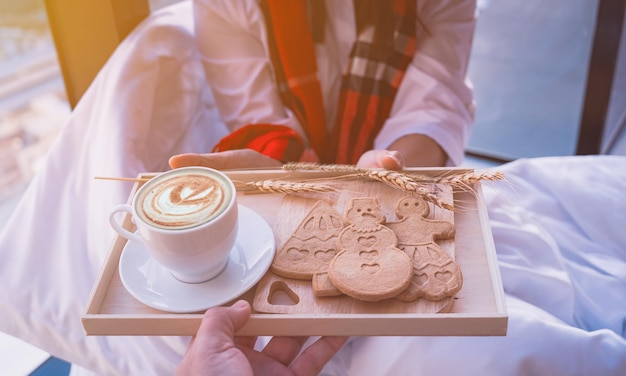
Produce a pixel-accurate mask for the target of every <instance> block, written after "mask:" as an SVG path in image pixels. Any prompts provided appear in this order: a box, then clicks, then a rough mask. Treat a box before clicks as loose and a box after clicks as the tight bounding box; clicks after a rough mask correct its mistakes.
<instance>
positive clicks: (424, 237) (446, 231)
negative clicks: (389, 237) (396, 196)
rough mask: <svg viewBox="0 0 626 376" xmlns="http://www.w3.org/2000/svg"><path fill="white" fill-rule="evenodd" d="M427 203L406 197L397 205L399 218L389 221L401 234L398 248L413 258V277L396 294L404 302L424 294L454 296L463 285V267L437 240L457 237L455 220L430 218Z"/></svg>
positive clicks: (428, 296)
mask: <svg viewBox="0 0 626 376" xmlns="http://www.w3.org/2000/svg"><path fill="white" fill-rule="evenodd" d="M429 213H430V209H429V207H428V203H427V202H426V201H424V200H423V199H421V198H419V197H413V196H409V197H403V198H401V199H400V200H399V201H398V203H397V205H396V215H397V216H398V218H400V220H398V221H397V222H393V223H389V224H388V225H387V226H388V227H389V228H390V229H392V230H393V231H394V232H395V233H396V236H397V237H398V247H399V248H400V249H402V250H403V251H404V252H406V254H407V255H408V256H409V257H410V258H411V260H412V265H413V277H412V281H411V284H410V286H409V287H408V288H407V289H406V291H404V292H402V293H401V294H399V295H398V296H397V298H398V299H400V300H403V301H411V300H415V299H417V298H420V297H423V298H425V299H428V300H434V301H436V300H441V299H443V298H446V297H450V296H454V295H455V294H456V293H457V292H458V291H459V290H460V289H461V286H462V285H463V275H462V274H461V269H460V268H459V266H458V265H457V264H456V262H454V260H453V259H452V257H450V255H449V254H448V253H446V252H445V251H444V250H443V249H442V248H441V247H440V246H439V245H438V244H437V243H436V242H435V240H437V239H448V238H451V237H453V236H454V234H455V229H454V226H453V225H452V223H450V222H447V221H437V220H432V219H428V218H426V217H428V215H429Z"/></svg>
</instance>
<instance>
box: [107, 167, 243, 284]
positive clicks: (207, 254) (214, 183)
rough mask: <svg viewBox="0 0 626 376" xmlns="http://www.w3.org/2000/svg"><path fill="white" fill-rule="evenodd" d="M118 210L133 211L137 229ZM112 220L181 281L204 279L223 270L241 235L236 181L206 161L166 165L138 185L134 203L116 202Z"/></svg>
mask: <svg viewBox="0 0 626 376" xmlns="http://www.w3.org/2000/svg"><path fill="white" fill-rule="evenodd" d="M119 212H126V213H128V214H130V215H131V216H132V219H133V222H134V223H135V225H136V227H137V231H136V232H132V231H129V230H128V229H126V228H125V227H124V226H122V225H121V224H120V223H118V221H117V220H116V218H115V216H116V213H119ZM109 221H110V223H111V226H112V227H113V228H114V229H115V231H117V232H118V233H119V234H120V235H122V236H123V237H125V238H127V239H130V240H132V241H135V242H139V243H143V244H144V245H145V247H146V250H147V251H148V252H149V253H150V255H151V256H152V258H153V259H154V260H156V261H157V262H158V263H159V264H161V265H162V266H163V267H165V268H167V269H169V270H170V271H171V273H172V275H173V276H174V277H176V278H177V279H179V280H180V281H183V282H188V283H199V282H204V281H207V280H209V279H211V278H214V277H215V276H216V275H218V274H219V273H221V271H222V270H224V267H225V266H226V263H227V261H228V257H229V255H230V252H231V250H232V249H233V247H234V246H235V242H236V240H237V233H238V207H237V193H236V191H235V185H234V184H233V182H232V181H231V180H230V179H229V178H228V177H227V176H226V175H224V174H223V173H222V172H220V171H217V170H214V169H210V168H206V167H185V168H180V169H175V170H171V171H167V172H165V173H162V174H160V175H158V176H155V177H153V178H152V179H150V180H149V181H147V182H146V183H145V184H144V185H143V186H142V187H141V188H139V190H138V191H137V192H136V194H135V195H134V197H133V202H132V204H131V205H126V204H120V205H117V206H115V207H114V208H113V210H112V212H111V214H110V216H109Z"/></svg>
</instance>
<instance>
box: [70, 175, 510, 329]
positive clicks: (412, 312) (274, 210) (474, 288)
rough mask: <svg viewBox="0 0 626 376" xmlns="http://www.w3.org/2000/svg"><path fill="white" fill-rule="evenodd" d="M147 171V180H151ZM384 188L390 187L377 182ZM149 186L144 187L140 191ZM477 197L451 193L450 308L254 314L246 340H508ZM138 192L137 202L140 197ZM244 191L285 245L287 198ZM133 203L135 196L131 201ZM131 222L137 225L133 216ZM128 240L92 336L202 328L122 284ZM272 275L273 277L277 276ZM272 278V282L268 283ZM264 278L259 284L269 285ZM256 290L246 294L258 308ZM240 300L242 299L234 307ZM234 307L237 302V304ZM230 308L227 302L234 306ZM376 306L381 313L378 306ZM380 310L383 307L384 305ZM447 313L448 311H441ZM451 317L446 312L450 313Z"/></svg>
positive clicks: (90, 308)
mask: <svg viewBox="0 0 626 376" xmlns="http://www.w3.org/2000/svg"><path fill="white" fill-rule="evenodd" d="M446 171H449V170H448V169H421V170H412V172H419V173H421V174H424V175H435V174H441V173H444V172H446ZM461 171H470V170H467V169H464V170H461ZM225 172H226V173H227V174H228V175H229V177H230V178H231V179H233V180H234V181H237V182H249V181H259V180H265V179H279V178H281V177H289V178H297V179H300V178H302V179H315V178H324V179H338V177H339V176H340V175H341V174H340V173H335V172H312V171H306V172H287V171H283V170H246V171H241V170H239V171H225ZM153 175H154V174H142V175H140V176H139V177H144V178H145V177H151V176H153ZM375 184H381V185H384V184H382V183H375ZM140 185H141V183H137V184H136V185H135V187H134V189H133V192H132V193H134V192H135V191H136V190H137V189H138V188H139V186H140ZM472 188H473V192H467V191H454V192H452V193H451V195H452V196H453V198H454V201H455V204H456V205H458V206H462V210H458V211H455V212H454V214H453V221H454V224H455V227H456V236H455V239H454V245H453V248H449V244H448V245H447V246H446V245H444V247H447V250H448V251H449V252H452V253H453V255H454V256H455V259H456V262H457V263H458V265H459V266H460V268H461V270H462V272H463V288H462V289H461V291H459V292H458V293H457V294H456V296H455V297H454V299H450V301H449V302H446V304H440V303H438V304H435V305H434V306H433V305H431V307H430V308H428V307H427V308H424V305H423V304H421V303H420V304H416V305H413V308H411V309H409V310H405V311H402V310H400V311H398V310H394V309H390V308H389V305H388V304H386V303H385V301H383V302H380V303H379V305H378V306H372V305H371V304H369V305H368V307H367V308H366V309H364V310H363V309H361V310H356V311H355V310H348V311H346V310H345V309H337V311H333V308H332V306H330V308H329V307H325V308H323V310H322V311H319V310H318V311H315V312H306V310H304V311H303V310H302V309H299V310H295V311H286V312H288V313H258V312H255V313H253V314H252V316H251V318H250V320H249V321H248V322H247V323H246V325H245V326H244V328H242V329H241V330H240V331H239V332H238V334H239V335H302V336H311V335H381V336H387V335H407V336H408V335H410V336H415V335H441V336H499V335H506V331H507V322H508V316H507V312H506V306H505V301H504V293H503V288H502V281H501V278H500V273H499V269H498V265H497V259H496V254H495V249H494V244H493V237H492V234H491V229H490V227H489V220H488V217H487V212H486V208H485V205H484V202H483V196H482V188H481V185H480V183H478V184H475V185H473V186H472ZM132 193H131V197H132ZM246 193H247V192H242V191H240V192H239V193H238V197H237V199H238V202H239V204H240V205H244V206H247V207H248V208H250V209H253V210H254V211H256V212H257V213H258V214H259V215H261V216H262V217H263V218H264V219H265V220H266V221H267V222H268V224H269V225H270V226H271V227H272V228H274V229H275V234H276V235H277V236H276V240H277V243H278V245H280V242H282V241H284V240H285V235H284V234H281V232H280V231H277V228H279V226H277V221H278V216H279V214H278V213H279V212H280V210H279V208H281V205H282V203H283V199H284V198H285V195H284V194H275V193H272V194H246ZM129 201H130V198H129ZM124 221H125V222H124V225H125V226H128V228H130V227H131V226H132V224H131V222H130V219H129V218H128V216H127V217H126V218H125V220H124ZM125 244H126V239H125V238H123V237H121V236H116V237H115V239H114V241H113V244H112V246H111V252H110V254H109V256H108V258H107V260H106V262H105V264H104V266H103V268H102V271H101V274H100V276H99V278H98V280H97V283H96V285H95V286H94V289H93V291H92V295H91V297H90V299H89V302H88V305H87V309H86V312H85V314H84V315H83V317H82V323H83V327H84V328H85V332H86V333H87V334H88V335H194V334H195V333H196V331H197V329H198V327H199V325H200V321H201V319H202V312H198V313H191V314H180V313H168V312H163V311H159V310H156V309H153V308H150V307H147V306H145V305H144V304H142V303H140V302H139V301H137V300H135V299H134V298H133V297H132V296H131V295H130V294H129V293H128V292H127V291H126V289H125V288H124V286H123V285H122V282H121V280H120V276H119V271H118V264H119V259H120V256H121V254H122V250H123V248H124V245H125ZM270 274H271V273H270V272H268V275H266V277H268V278H270V279H271V277H272V276H271V275H270ZM266 279H267V278H266ZM262 282H263V280H262V281H261V282H260V283H259V284H261V283H262ZM255 292H256V286H255V287H254V288H252V289H251V290H249V291H248V292H246V293H245V294H243V295H242V296H240V297H238V298H237V299H246V300H248V301H249V302H250V303H253V301H254V298H255ZM237 299H234V300H233V302H234V301H235V300H237ZM231 303H232V302H231ZM231 303H228V304H226V305H229V304H231ZM372 307H374V308H372ZM376 307H379V308H380V309H378V308H376ZM438 312H440V313H438ZM442 312H443V313H442Z"/></svg>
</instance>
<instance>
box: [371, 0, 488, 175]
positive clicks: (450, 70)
mask: <svg viewBox="0 0 626 376" xmlns="http://www.w3.org/2000/svg"><path fill="white" fill-rule="evenodd" d="M418 15H419V17H420V19H421V21H422V22H423V23H424V24H425V25H426V27H427V28H428V31H429V33H428V34H426V33H424V32H423V31H419V29H418V39H417V51H416V53H415V56H414V57H413V61H412V63H411V64H410V65H409V67H408V68H407V71H406V73H405V76H404V79H403V80H402V83H401V84H400V88H399V90H398V93H397V96H396V99H395V101H394V104H393V107H392V110H391V115H390V117H389V119H388V120H387V121H386V122H385V124H384V125H383V128H382V129H381V131H380V132H379V134H378V136H377V138H376V140H375V141H374V147H375V148H376V149H386V148H387V147H389V145H391V144H392V143H393V142H394V141H396V140H397V139H399V138H400V137H402V136H405V135H408V134H415V133H418V134H425V135H427V136H429V137H431V138H432V139H434V140H435V141H436V142H437V143H438V144H439V145H440V146H441V147H442V148H443V149H444V150H445V152H446V153H447V154H448V157H449V160H448V165H458V164H460V163H461V162H462V161H463V155H464V149H465V145H466V143H467V141H468V139H469V135H470V130H471V126H472V123H473V121H474V103H473V93H472V88H471V86H470V84H469V82H468V81H467V80H466V74H467V66H468V61H469V56H470V51H471V46H472V38H473V34H474V28H475V24H476V2H475V1H473V0H471V1H468V0H448V1H436V2H435V1H431V2H426V3H425V5H422V6H420V5H419V4H418Z"/></svg>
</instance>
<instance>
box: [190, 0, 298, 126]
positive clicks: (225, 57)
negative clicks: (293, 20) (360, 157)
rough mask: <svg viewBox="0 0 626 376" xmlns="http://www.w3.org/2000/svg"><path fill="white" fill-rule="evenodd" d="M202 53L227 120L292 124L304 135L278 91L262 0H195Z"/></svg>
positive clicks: (234, 123)
mask: <svg viewBox="0 0 626 376" xmlns="http://www.w3.org/2000/svg"><path fill="white" fill-rule="evenodd" d="M193 5H194V22H195V33H196V38H197V44H198V50H199V53H200V55H201V59H202V65H203V67H204V71H205V75H206V79H207V82H208V83H209V85H210V86H211V89H212V91H213V95H214V97H215V102H216V105H217V107H218V109H219V111H220V114H221V117H222V120H223V121H224V122H225V123H226V125H227V127H228V128H229V129H230V130H231V131H232V130H235V129H237V128H239V127H242V126H244V125H247V124H255V123H272V124H280V125H287V126H289V127H291V128H292V129H294V130H296V131H298V132H299V133H300V135H301V136H302V137H305V136H304V132H303V131H302V128H301V127H300V124H299V123H298V121H297V120H296V118H295V117H294V116H293V114H292V113H291V111H289V110H287V109H286V108H285V107H284V106H283V104H282V102H281V100H280V96H279V94H278V92H277V90H276V88H275V85H274V79H273V71H272V65H271V60H270V56H269V52H268V50H267V48H266V46H267V32H266V29H265V21H264V17H263V12H262V11H261V8H260V6H259V4H258V2H257V1H256V0H246V1H230V0H224V1H220V0H194V3H193Z"/></svg>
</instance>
